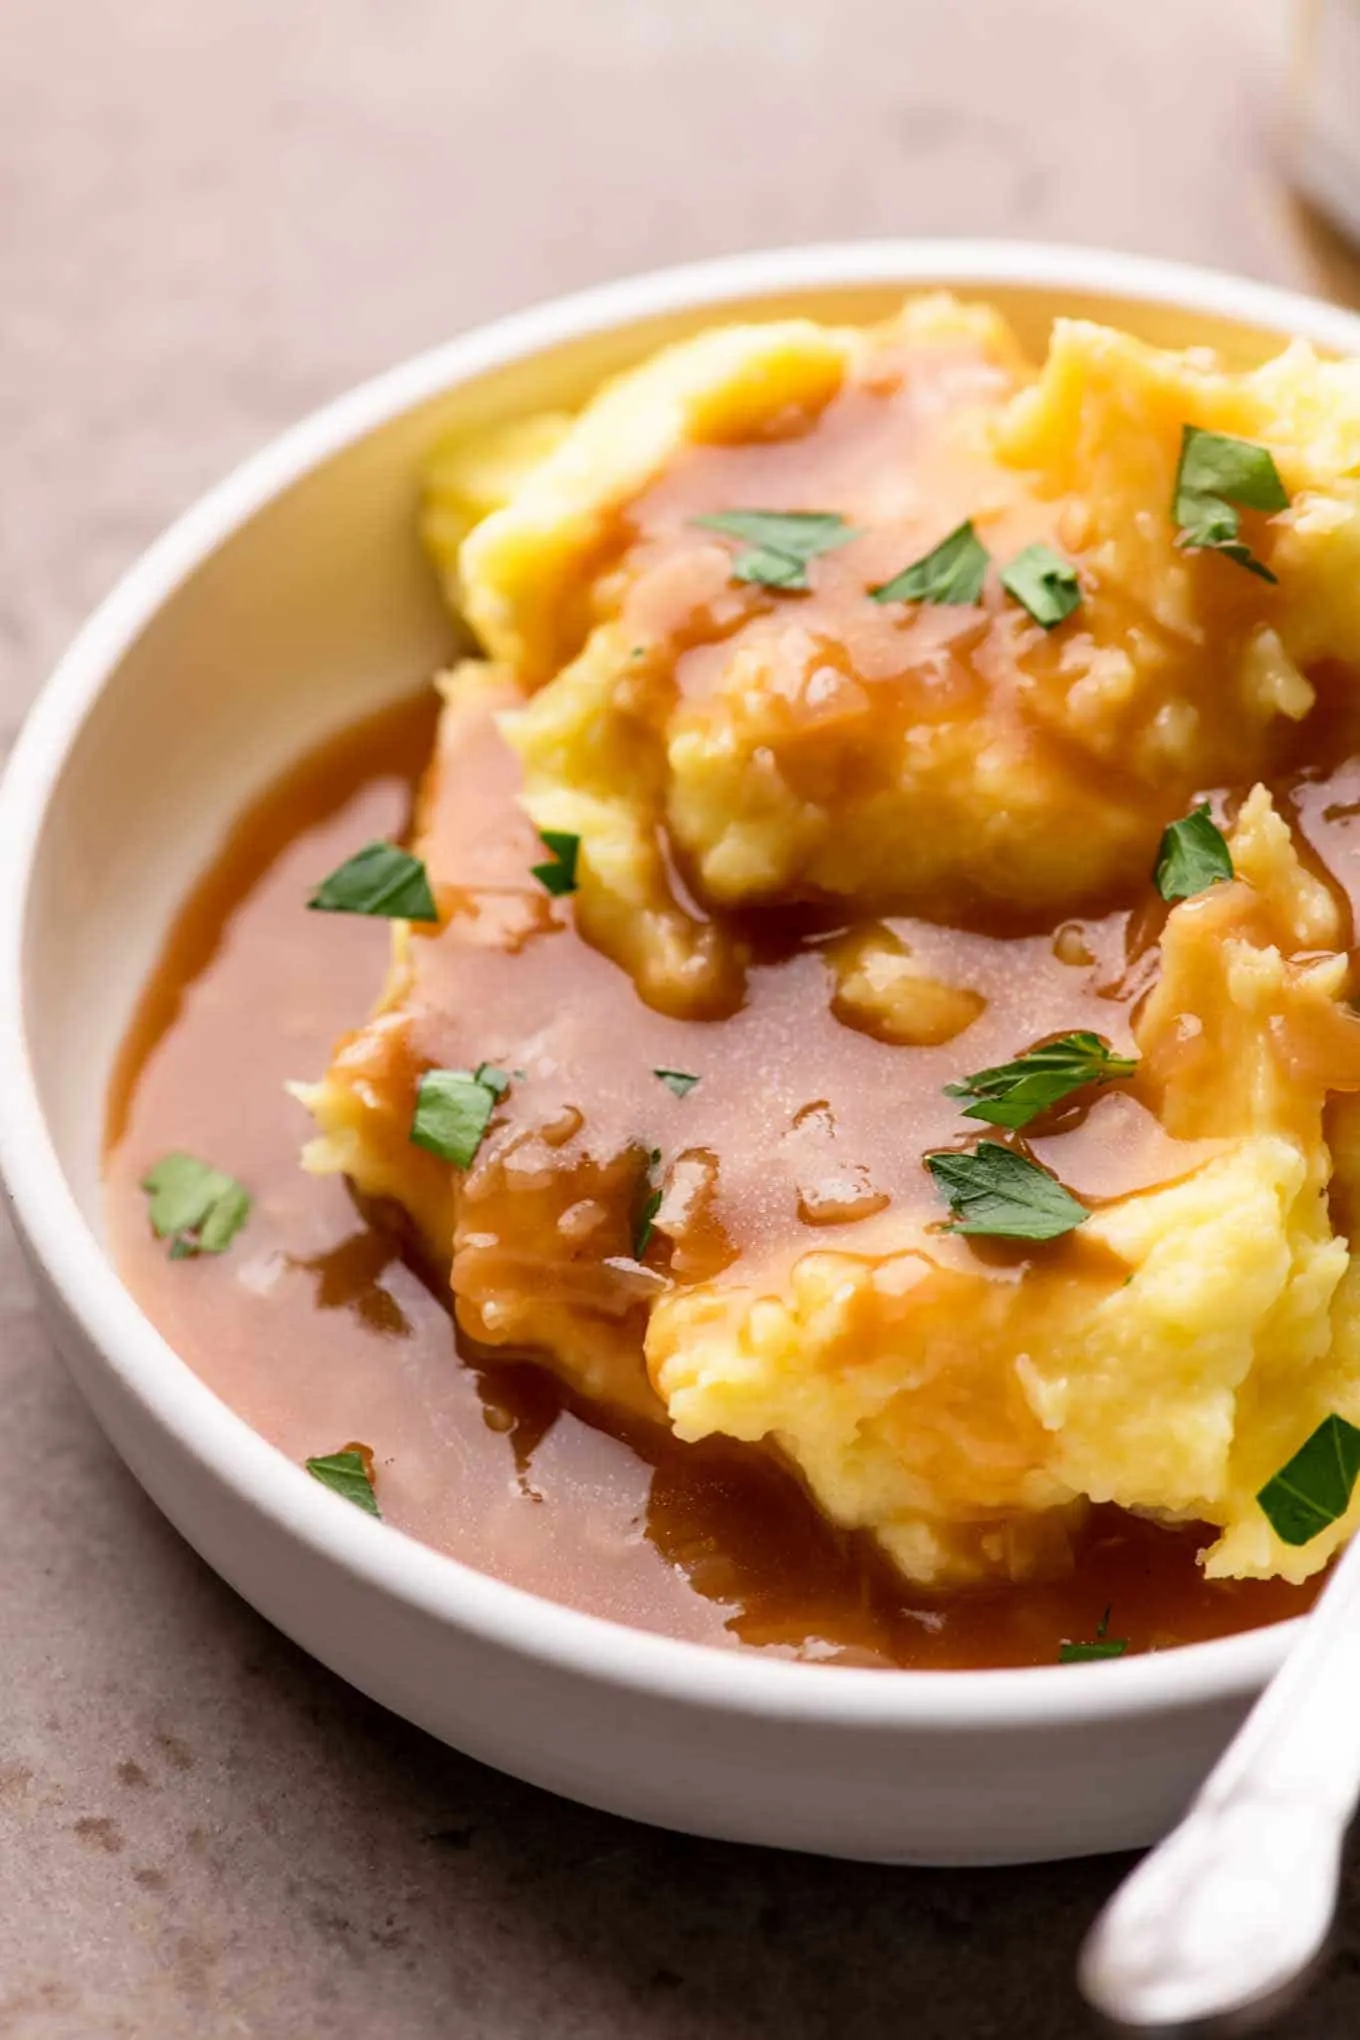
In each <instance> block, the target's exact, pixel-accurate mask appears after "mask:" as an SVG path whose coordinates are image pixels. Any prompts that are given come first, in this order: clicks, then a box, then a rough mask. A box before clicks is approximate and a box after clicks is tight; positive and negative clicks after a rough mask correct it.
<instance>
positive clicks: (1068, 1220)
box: [925, 1140, 1091, 1240]
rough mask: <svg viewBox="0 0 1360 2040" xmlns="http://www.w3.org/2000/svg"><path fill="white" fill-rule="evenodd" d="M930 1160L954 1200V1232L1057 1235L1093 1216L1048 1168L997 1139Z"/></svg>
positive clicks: (939, 1183) (1012, 1237) (1025, 1237)
mask: <svg viewBox="0 0 1360 2040" xmlns="http://www.w3.org/2000/svg"><path fill="white" fill-rule="evenodd" d="M925 1164H926V1167H927V1168H928V1169H929V1171H930V1173H931V1175H932V1176H933V1177H934V1179H935V1182H936V1185H937V1187H938V1188H939V1189H941V1190H942V1191H943V1192H944V1194H945V1196H946V1197H947V1198H948V1200H949V1209H950V1212H951V1214H952V1217H951V1220H950V1223H949V1225H948V1226H947V1228H946V1230H947V1231H949V1232H956V1233H973V1234H978V1235H986V1236H989V1237H991V1238H993V1239H1003V1240H1056V1239H1059V1238H1060V1237H1061V1236H1062V1234H1063V1233H1069V1232H1071V1231H1073V1229H1074V1228H1075V1227H1077V1226H1079V1225H1084V1224H1085V1222H1086V1220H1087V1219H1088V1218H1089V1217H1090V1216H1091V1214H1090V1212H1089V1211H1088V1210H1087V1209H1086V1206H1085V1205H1084V1204H1079V1203H1078V1202H1077V1200H1076V1198H1075V1197H1073V1195H1072V1194H1071V1192H1070V1191H1068V1190H1064V1188H1063V1186H1062V1184H1061V1183H1060V1182H1059V1181H1058V1180H1057V1178H1056V1177H1055V1176H1050V1175H1049V1173H1048V1170H1047V1169H1041V1168H1040V1167H1039V1164H1038V1163H1037V1162H1032V1161H1030V1160H1029V1159H1028V1158H1027V1157H1026V1156H1025V1155H1020V1154H1017V1153H1016V1152H1015V1150H1014V1149H1013V1148H1008V1147H1003V1146H1002V1145H1001V1142H1000V1141H997V1140H980V1141H979V1142H978V1144H977V1146H976V1147H975V1148H973V1149H972V1150H971V1151H970V1152H968V1153H964V1154H958V1153H954V1152H952V1151H948V1150H946V1151H943V1152H940V1153H936V1154H932V1155H927V1156H926V1157H925Z"/></svg>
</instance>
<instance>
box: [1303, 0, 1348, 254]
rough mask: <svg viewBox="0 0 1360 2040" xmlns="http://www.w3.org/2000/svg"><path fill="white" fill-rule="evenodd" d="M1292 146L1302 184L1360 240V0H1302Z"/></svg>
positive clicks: (1329, 216)
mask: <svg viewBox="0 0 1360 2040" xmlns="http://www.w3.org/2000/svg"><path fill="white" fill-rule="evenodd" d="M1293 78H1294V90H1293V96H1292V103H1291V106H1290V126H1289V133H1290V150H1291V155H1292V159H1293V164H1294V171H1295V175H1296V176H1297V178H1298V181H1299V185H1300V188H1301V189H1302V190H1303V191H1304V192H1305V193H1306V194H1307V196H1308V197H1309V198H1311V199H1312V200H1313V201H1314V203H1315V204H1316V205H1317V206H1319V207H1320V208H1321V210H1322V211H1323V212H1324V213H1325V214H1326V215H1327V217H1328V218H1329V219H1330V220H1331V221H1332V222H1333V223H1334V224H1335V225H1336V226H1337V227H1338V228H1340V229H1341V230H1342V231H1343V232H1345V233H1347V234H1349V235H1351V236H1352V237H1354V238H1356V239H1360V0H1302V4H1301V6H1300V8H1299V27H1298V45H1297V49H1296V51H1295V58H1294V64H1293Z"/></svg>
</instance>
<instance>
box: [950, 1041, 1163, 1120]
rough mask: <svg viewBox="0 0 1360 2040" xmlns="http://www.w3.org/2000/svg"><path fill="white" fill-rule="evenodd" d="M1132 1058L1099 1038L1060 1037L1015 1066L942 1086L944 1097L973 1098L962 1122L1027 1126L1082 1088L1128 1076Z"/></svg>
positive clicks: (1030, 1051) (977, 1073)
mask: <svg viewBox="0 0 1360 2040" xmlns="http://www.w3.org/2000/svg"><path fill="white" fill-rule="evenodd" d="M1137 1067H1138V1058H1137V1056H1132V1055H1116V1054H1115V1053H1114V1050H1113V1049H1112V1048H1111V1047H1110V1045H1109V1043H1108V1042H1105V1041H1102V1040H1101V1038H1100V1036H1099V1035H1098V1034H1088V1033H1085V1032H1081V1033H1076V1034H1061V1035H1059V1037H1058V1039H1057V1040H1056V1041H1046V1042H1044V1043H1043V1044H1042V1046H1041V1047H1039V1048H1031V1049H1028V1050H1027V1051H1026V1053H1025V1054H1024V1055H1020V1056H1017V1057H1016V1059H1015V1061H1014V1062H1008V1063H996V1064H995V1065H994V1066H993V1067H992V1068H991V1069H988V1070H975V1071H974V1072H973V1074H972V1076H971V1077H964V1078H963V1079H962V1080H961V1081H960V1082H959V1083H957V1084H946V1085H945V1087H944V1095H945V1097H946V1098H972V1099H974V1100H976V1103H974V1104H972V1105H965V1107H964V1117H965V1118H966V1119H985V1120H987V1122H988V1123H989V1124H990V1125H992V1126H1027V1125H1028V1124H1029V1122H1030V1120H1031V1119H1033V1118H1035V1117H1036V1116H1037V1114H1039V1113H1040V1112H1046V1111H1047V1110H1048V1108H1049V1106H1050V1105H1056V1104H1058V1102H1059V1101H1060V1100H1061V1099H1063V1098H1066V1097H1068V1096H1069V1095H1070V1093H1071V1092H1073V1091H1079V1090H1081V1088H1082V1087H1083V1085H1085V1084H1108V1083H1110V1082H1112V1081H1113V1080H1114V1079H1115V1078H1117V1077H1131V1076H1132V1075H1133V1072H1134V1071H1135V1070H1136V1069H1137Z"/></svg>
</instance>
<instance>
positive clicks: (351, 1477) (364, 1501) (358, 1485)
mask: <svg viewBox="0 0 1360 2040" xmlns="http://www.w3.org/2000/svg"><path fill="white" fill-rule="evenodd" d="M303 1465H304V1466H305V1467H306V1469H307V1471H308V1473H310V1475H311V1476H312V1479H313V1480H319V1481H320V1482H321V1485H322V1487H328V1488H329V1489H330V1490H331V1492H332V1493H333V1494H337V1495H343V1496H344V1498H345V1500H346V1501H347V1502H353V1504H354V1506H355V1508H356V1509H363V1510H364V1511H365V1512H366V1513H367V1514H368V1515H370V1516H377V1517H379V1518H381V1516H382V1510H381V1509H380V1508H379V1507H378V1497H377V1496H376V1495H375V1494H374V1492H373V1453H372V1451H371V1449H370V1447H369V1446H367V1445H359V1444H351V1445H343V1446H341V1448H340V1450H339V1451H338V1452H326V1453H323V1454H322V1456H321V1457H320V1458H319V1459H306V1460H304V1461H303Z"/></svg>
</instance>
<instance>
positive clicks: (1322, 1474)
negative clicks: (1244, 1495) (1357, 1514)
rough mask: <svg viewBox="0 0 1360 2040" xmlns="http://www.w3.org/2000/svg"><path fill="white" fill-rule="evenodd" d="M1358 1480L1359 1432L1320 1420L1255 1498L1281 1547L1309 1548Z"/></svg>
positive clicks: (1338, 1420)
mask: <svg viewBox="0 0 1360 2040" xmlns="http://www.w3.org/2000/svg"><path fill="white" fill-rule="evenodd" d="M1357 1475H1360V1430H1357V1429H1356V1427H1355V1425H1354V1424H1348V1423H1347V1422H1346V1419H1345V1418H1344V1417H1338V1416H1330V1417H1324V1418H1323V1420H1322V1422H1321V1423H1320V1424H1319V1425H1318V1427H1317V1429H1316V1430H1315V1431H1314V1432H1313V1434H1312V1436H1311V1437H1309V1438H1307V1439H1306V1440H1305V1441H1304V1443H1303V1444H1302V1445H1300V1447H1299V1449H1298V1451H1297V1452H1296V1453H1295V1454H1294V1457H1293V1458H1292V1459H1289V1460H1286V1461H1285V1464H1284V1465H1283V1466H1282V1467H1281V1468H1280V1470H1279V1472H1278V1473H1277V1474H1274V1475H1273V1476H1272V1478H1271V1479H1270V1480H1268V1481H1267V1482H1266V1484H1265V1486H1264V1487H1263V1488H1262V1489H1261V1492H1260V1493H1259V1494H1258V1495H1257V1497H1256V1499H1257V1501H1258V1502H1259V1503H1260V1504H1261V1507H1262V1509H1263V1510H1264V1511H1265V1514H1266V1516H1267V1518H1268V1519H1269V1522H1270V1527H1271V1528H1272V1530H1273V1531H1274V1532H1275V1535H1276V1536H1277V1537H1278V1538H1279V1539H1280V1541H1281V1543H1283V1544H1309V1543H1311V1542H1312V1540H1313V1538H1315V1537H1316V1536H1318V1534H1319V1533H1320V1532H1321V1531H1323V1530H1325V1529H1327V1527H1328V1525H1329V1524H1332V1523H1337V1522H1339V1521H1340V1520H1341V1518H1342V1517H1343V1516H1344V1515H1345V1513H1346V1511H1347V1509H1348V1508H1349V1507H1350V1505H1351V1495H1352V1494H1353V1493H1354V1491H1355V1482H1356V1476H1357Z"/></svg>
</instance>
